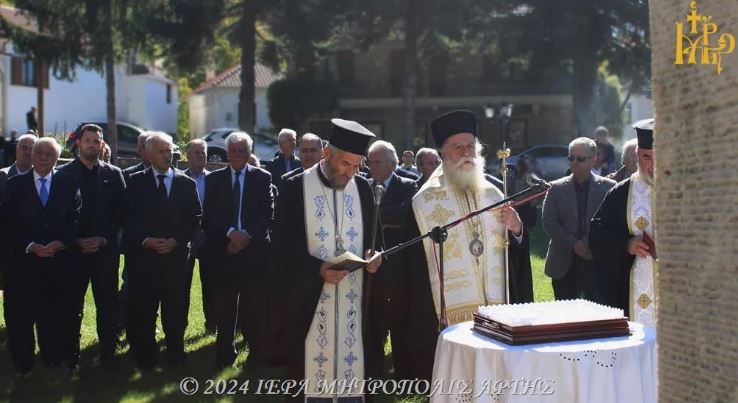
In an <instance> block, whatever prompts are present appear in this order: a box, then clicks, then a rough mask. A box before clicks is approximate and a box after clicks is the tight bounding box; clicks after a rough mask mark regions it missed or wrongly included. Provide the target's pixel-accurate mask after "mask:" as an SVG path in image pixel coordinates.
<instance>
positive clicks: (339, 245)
mask: <svg viewBox="0 0 738 403" xmlns="http://www.w3.org/2000/svg"><path fill="white" fill-rule="evenodd" d="M344 252H346V250H345V249H343V239H342V238H341V234H339V233H338V228H336V251H335V252H334V255H336V256H341V255H342V254H343V253H344Z"/></svg>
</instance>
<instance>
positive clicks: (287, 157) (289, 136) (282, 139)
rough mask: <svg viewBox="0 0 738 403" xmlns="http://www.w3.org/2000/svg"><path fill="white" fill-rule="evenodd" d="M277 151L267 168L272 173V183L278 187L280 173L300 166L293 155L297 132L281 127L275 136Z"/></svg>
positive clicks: (280, 181)
mask: <svg viewBox="0 0 738 403" xmlns="http://www.w3.org/2000/svg"><path fill="white" fill-rule="evenodd" d="M277 142H278V143H279V153H277V156H276V157H274V159H272V160H271V161H269V164H267V169H268V170H269V173H270V174H272V181H273V182H274V185H276V186H277V187H278V188H279V185H280V184H281V183H282V179H281V178H282V175H284V174H286V173H287V172H290V171H292V170H293V169H297V168H299V167H300V160H299V159H297V158H296V157H295V146H296V145H297V133H296V132H295V131H294V130H292V129H282V130H280V132H279V136H278V137H277Z"/></svg>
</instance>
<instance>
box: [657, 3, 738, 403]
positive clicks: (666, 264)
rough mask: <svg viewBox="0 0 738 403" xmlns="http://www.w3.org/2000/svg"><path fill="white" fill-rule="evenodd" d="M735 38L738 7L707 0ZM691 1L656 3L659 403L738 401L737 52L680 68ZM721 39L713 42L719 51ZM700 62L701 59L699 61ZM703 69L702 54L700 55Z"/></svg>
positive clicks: (722, 29)
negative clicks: (679, 28)
mask: <svg viewBox="0 0 738 403" xmlns="http://www.w3.org/2000/svg"><path fill="white" fill-rule="evenodd" d="M697 6H698V10H697V11H698V13H699V14H701V15H705V16H712V17H713V22H715V23H717V24H718V27H719V30H718V34H721V33H726V32H727V33H731V34H733V35H734V36H736V37H738V3H736V0H710V1H707V0H703V1H700V2H698V3H697ZM689 7H690V2H689V1H687V0H681V1H675V0H651V2H650V10H651V11H650V13H651V14H650V19H651V44H652V59H653V61H652V67H653V85H654V88H653V94H654V110H655V115H656V134H655V136H656V139H655V150H656V153H657V157H656V190H655V200H654V203H655V223H656V228H657V229H656V242H657V244H658V248H659V250H660V251H659V258H660V262H659V278H658V297H659V319H658V343H659V351H658V353H659V398H660V400H661V401H669V402H670V401H690V402H715V401H719V402H728V401H733V402H735V401H738V52H734V53H733V54H730V55H724V56H723V58H722V64H723V68H724V70H723V72H722V74H720V75H718V74H717V73H716V70H715V66H714V65H709V64H708V65H701V64H694V65H675V64H674V61H675V46H676V45H675V38H676V28H675V24H676V23H677V22H684V23H685V24H684V26H685V29H688V24H687V23H686V16H687V14H688V13H689V12H690V8H689ZM716 42H717V35H716V36H714V37H713V39H712V46H715V44H716ZM698 53H699V52H698ZM698 63H699V54H698Z"/></svg>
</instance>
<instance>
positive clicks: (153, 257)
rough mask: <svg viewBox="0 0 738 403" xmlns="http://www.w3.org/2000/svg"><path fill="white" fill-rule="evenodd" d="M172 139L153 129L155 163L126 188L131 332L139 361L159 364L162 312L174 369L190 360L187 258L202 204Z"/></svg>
mask: <svg viewBox="0 0 738 403" xmlns="http://www.w3.org/2000/svg"><path fill="white" fill-rule="evenodd" d="M172 149H173V144H172V139H171V137H170V136H167V135H165V134H159V133H152V134H151V135H150V136H149V137H148V138H147V139H146V143H145V151H146V154H147V156H148V159H149V161H150V162H151V166H150V167H149V168H148V169H146V170H144V171H140V172H137V173H135V174H133V175H131V177H130V179H129V180H128V184H127V188H126V223H125V230H124V231H125V234H126V236H125V238H126V242H127V245H126V259H130V260H131V261H132V263H133V264H132V265H131V266H129V267H128V277H129V278H128V280H129V283H130V298H131V301H132V307H133V312H132V314H131V317H132V318H135V320H134V321H133V323H132V326H130V328H131V330H132V334H129V335H128V341H129V342H130V343H131V349H132V352H133V355H134V358H135V360H136V365H137V366H138V367H139V368H141V369H144V370H148V369H151V368H153V367H154V366H156V365H157V364H158V353H159V348H158V346H157V345H156V334H155V329H156V313H157V310H158V308H159V304H160V303H161V319H162V325H163V327H164V334H165V336H166V339H165V341H166V347H167V349H166V351H167V361H168V363H169V365H170V366H171V367H173V368H178V367H181V366H183V365H184V364H185V363H186V355H185V351H184V333H185V329H186V327H187V315H186V312H185V310H186V304H187V303H186V301H185V298H189V295H188V294H187V293H186V292H185V287H186V282H187V276H186V273H187V257H188V256H189V253H190V247H189V242H190V241H191V240H192V234H194V232H195V229H196V228H197V225H198V223H199V222H200V216H201V215H202V208H201V206H200V200H199V199H198V197H197V187H196V185H195V182H194V181H193V180H192V179H190V178H189V177H187V175H185V174H184V173H182V172H181V171H179V170H176V169H174V168H172Z"/></svg>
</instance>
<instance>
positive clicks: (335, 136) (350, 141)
mask: <svg viewBox="0 0 738 403" xmlns="http://www.w3.org/2000/svg"><path fill="white" fill-rule="evenodd" d="M331 123H333V132H332V133H331V139H330V144H332V145H333V146H334V147H336V148H339V149H341V150H343V151H346V152H350V153H351V154H357V155H363V156H365V157H366V154H367V149H368V148H369V143H370V142H371V141H372V140H374V138H375V136H374V133H372V132H370V131H369V129H367V128H366V127H364V126H362V125H360V124H359V123H357V122H354V121H353V120H345V119H331Z"/></svg>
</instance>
